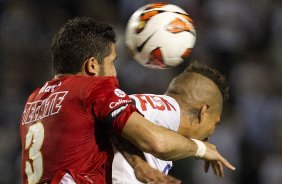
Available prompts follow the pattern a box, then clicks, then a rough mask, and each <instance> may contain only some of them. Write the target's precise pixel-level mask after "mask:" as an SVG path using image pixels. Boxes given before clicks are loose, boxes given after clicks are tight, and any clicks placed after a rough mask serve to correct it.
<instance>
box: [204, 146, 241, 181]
mask: <svg viewBox="0 0 282 184" xmlns="http://www.w3.org/2000/svg"><path fill="white" fill-rule="evenodd" d="M204 143H205V145H206V147H207V149H206V153H205V155H204V156H203V157H202V159H204V160H206V161H210V162H209V164H211V165H212V167H213V170H214V172H215V174H216V175H217V176H220V177H223V176H224V172H223V166H225V167H227V168H228V169H230V170H232V171H234V170H235V169H236V168H235V167H234V166H233V165H231V164H230V163H229V162H228V161H227V160H226V159H225V158H224V157H223V156H222V155H221V154H220V153H219V152H218V151H217V150H216V147H215V145H213V144H210V143H208V142H204ZM209 164H207V165H206V166H205V171H208V169H209Z"/></svg>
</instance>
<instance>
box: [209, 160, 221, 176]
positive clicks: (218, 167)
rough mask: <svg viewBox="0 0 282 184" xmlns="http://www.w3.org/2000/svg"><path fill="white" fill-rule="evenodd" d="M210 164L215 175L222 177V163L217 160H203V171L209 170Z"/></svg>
mask: <svg viewBox="0 0 282 184" xmlns="http://www.w3.org/2000/svg"><path fill="white" fill-rule="evenodd" d="M210 165H211V166H212V168H213V172H214V174H215V175H216V176H219V177H224V171H223V166H222V163H221V162H219V161H205V172H206V173H207V172H208V171H209V168H210Z"/></svg>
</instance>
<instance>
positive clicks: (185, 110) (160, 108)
mask: <svg viewBox="0 0 282 184" xmlns="http://www.w3.org/2000/svg"><path fill="white" fill-rule="evenodd" d="M228 96H229V87H228V85H227V84H226V81H225V78H224V77H223V76H222V75H221V74H220V73H219V72H218V71H216V70H214V69H212V68H209V67H208V66H206V65H201V64H199V63H193V64H191V65H190V66H189V67H188V68H187V69H186V70H185V71H184V72H183V73H181V74H180V75H178V76H177V77H176V78H175V79H174V80H173V81H172V82H171V83H170V86H169V88H168V90H167V92H166V93H165V95H154V94H135V95H130V98H132V100H133V102H134V103H135V105H136V107H137V109H138V110H139V111H140V113H142V114H143V115H144V117H145V118H146V119H148V120H150V121H152V122H155V124H157V125H159V126H163V127H165V128H168V129H171V130H174V131H176V132H178V133H179V134H181V135H183V136H186V137H188V138H194V139H198V140H206V139H207V138H208V136H210V135H211V134H212V133H213V131H214V129H215V126H216V124H217V123H218V122H219V121H220V116H221V112H222V106H223V100H224V99H226V98H228ZM144 156H145V158H146V161H147V162H148V163H149V164H150V165H151V166H152V167H153V168H156V169H158V170H159V171H161V172H163V173H164V174H168V171H169V169H170V168H171V167H172V161H164V160H160V159H158V158H156V157H154V156H153V155H151V154H148V153H144ZM210 164H212V166H213V169H214V172H215V174H216V175H218V176H220V177H223V174H224V172H223V166H222V164H221V163H220V162H219V161H213V162H206V168H205V169H206V171H207V170H208V167H209V165H210ZM112 179H113V184H140V183H141V182H139V181H138V180H137V179H136V177H135V174H134V170H133V169H132V167H131V166H130V165H129V163H128V162H127V161H126V160H125V158H124V157H123V155H122V154H121V153H120V152H118V151H116V150H115V156H114V161H113V165H112Z"/></svg>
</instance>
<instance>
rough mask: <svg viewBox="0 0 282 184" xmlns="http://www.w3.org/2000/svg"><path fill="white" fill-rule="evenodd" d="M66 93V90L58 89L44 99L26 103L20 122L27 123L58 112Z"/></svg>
mask: <svg viewBox="0 0 282 184" xmlns="http://www.w3.org/2000/svg"><path fill="white" fill-rule="evenodd" d="M67 93H68V91H60V92H56V93H53V94H51V95H50V96H49V97H48V98H46V99H44V100H38V101H34V102H29V103H27V104H26V106H25V109H24V112H23V120H22V124H23V125H24V124H28V123H31V122H34V121H38V120H40V119H42V118H45V117H47V116H51V115H54V114H57V113H59V111H60V109H61V107H62V106H61V104H62V102H63V100H64V99H65V96H66V95H67Z"/></svg>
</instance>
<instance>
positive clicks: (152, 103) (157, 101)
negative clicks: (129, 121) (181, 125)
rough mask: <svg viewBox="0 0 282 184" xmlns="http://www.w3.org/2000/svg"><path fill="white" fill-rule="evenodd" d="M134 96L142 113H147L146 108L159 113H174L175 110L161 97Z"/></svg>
mask: <svg viewBox="0 0 282 184" xmlns="http://www.w3.org/2000/svg"><path fill="white" fill-rule="evenodd" d="M134 96H135V97H136V98H137V99H138V101H139V102H140V107H141V109H142V111H147V110H148V108H149V109H156V110H160V111H176V108H175V107H174V106H173V105H172V104H171V103H169V102H168V101H167V100H166V99H165V98H162V97H161V96H155V95H142V94H136V95H134Z"/></svg>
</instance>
